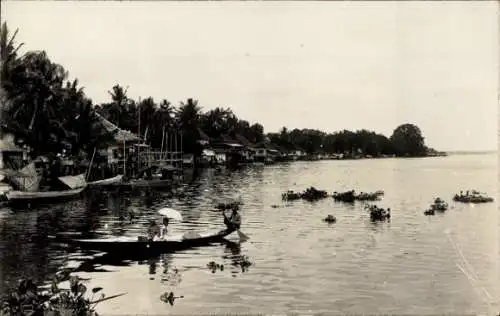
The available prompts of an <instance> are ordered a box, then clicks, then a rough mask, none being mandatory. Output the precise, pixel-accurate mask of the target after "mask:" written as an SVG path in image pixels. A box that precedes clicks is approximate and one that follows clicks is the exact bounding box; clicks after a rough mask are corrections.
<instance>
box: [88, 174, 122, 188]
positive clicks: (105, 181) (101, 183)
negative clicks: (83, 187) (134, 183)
mask: <svg viewBox="0 0 500 316" xmlns="http://www.w3.org/2000/svg"><path fill="white" fill-rule="evenodd" d="M122 179H123V175H117V176H115V177H112V178H107V179H103V180H98V181H93V182H89V183H88V186H89V187H92V188H94V187H101V186H109V185H113V184H118V183H121V182H122Z"/></svg>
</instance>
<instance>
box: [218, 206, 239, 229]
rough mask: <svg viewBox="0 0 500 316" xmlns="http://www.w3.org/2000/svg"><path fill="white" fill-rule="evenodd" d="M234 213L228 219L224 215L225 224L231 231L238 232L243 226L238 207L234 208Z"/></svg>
mask: <svg viewBox="0 0 500 316" xmlns="http://www.w3.org/2000/svg"><path fill="white" fill-rule="evenodd" d="M232 209H233V212H232V213H231V216H230V217H227V216H226V214H225V213H224V212H223V213H222V214H224V224H226V226H227V229H229V230H238V229H240V226H241V215H240V214H239V213H238V207H237V206H233V208H232Z"/></svg>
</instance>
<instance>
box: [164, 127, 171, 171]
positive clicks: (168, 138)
mask: <svg viewBox="0 0 500 316" xmlns="http://www.w3.org/2000/svg"><path fill="white" fill-rule="evenodd" d="M165 138H166V142H167V143H166V144H165V147H166V148H165V161H166V162H167V164H168V153H169V150H170V134H169V133H168V132H167V136H166V137H165Z"/></svg>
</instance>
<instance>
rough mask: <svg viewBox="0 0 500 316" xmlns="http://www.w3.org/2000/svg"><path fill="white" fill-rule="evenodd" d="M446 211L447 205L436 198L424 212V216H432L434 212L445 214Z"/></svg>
mask: <svg viewBox="0 0 500 316" xmlns="http://www.w3.org/2000/svg"><path fill="white" fill-rule="evenodd" d="M446 210H448V203H446V202H445V201H443V200H442V199H441V198H436V199H435V200H434V203H432V204H431V206H430V208H429V209H427V210H425V211H424V215H434V214H436V212H445V211H446Z"/></svg>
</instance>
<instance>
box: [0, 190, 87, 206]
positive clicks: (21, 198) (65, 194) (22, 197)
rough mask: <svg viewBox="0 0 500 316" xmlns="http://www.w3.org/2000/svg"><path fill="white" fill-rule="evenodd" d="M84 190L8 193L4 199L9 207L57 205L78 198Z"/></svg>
mask: <svg viewBox="0 0 500 316" xmlns="http://www.w3.org/2000/svg"><path fill="white" fill-rule="evenodd" d="M84 189H85V187H82V188H78V189H73V190H65V191H45V192H43V191H38V192H26V191H8V192H6V193H5V197H6V198H7V202H8V204H10V205H19V204H33V203H36V204H48V203H59V202H65V201H68V200H72V199H75V198H77V197H79V196H80V194H81V193H82V191H83V190H84Z"/></svg>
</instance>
